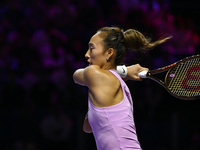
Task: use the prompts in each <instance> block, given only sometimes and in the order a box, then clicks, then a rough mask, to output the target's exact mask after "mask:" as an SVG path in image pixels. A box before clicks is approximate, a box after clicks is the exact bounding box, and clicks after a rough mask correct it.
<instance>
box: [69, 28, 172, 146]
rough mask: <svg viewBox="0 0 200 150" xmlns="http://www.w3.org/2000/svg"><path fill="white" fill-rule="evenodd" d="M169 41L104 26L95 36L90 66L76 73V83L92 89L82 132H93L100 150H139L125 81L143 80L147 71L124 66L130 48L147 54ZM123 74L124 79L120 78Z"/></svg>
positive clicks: (93, 37)
mask: <svg viewBox="0 0 200 150" xmlns="http://www.w3.org/2000/svg"><path fill="white" fill-rule="evenodd" d="M167 39H169V38H165V39H162V40H158V41H156V42H153V43H151V42H150V40H149V39H147V38H145V37H144V36H143V35H142V34H141V33H140V32H138V31H136V30H134V29H129V30H127V31H125V32H124V31H123V30H122V29H120V28H118V27H104V28H101V29H100V30H98V31H97V33H96V34H94V35H93V36H92V38H91V39H90V42H89V49H88V51H87V52H86V54H85V57H86V59H87V61H88V63H89V66H88V67H86V68H84V69H78V70H76V71H75V73H74V75H73V78H74V81H75V83H77V84H80V85H83V86H87V87H88V89H89V92H88V93H89V98H88V113H87V115H86V117H85V120H84V125H83V130H84V131H85V132H87V133H90V132H93V134H94V137H95V141H96V145H97V148H98V150H118V149H120V150H136V149H137V150H138V149H141V146H140V144H139V142H138V138H137V134H136V129H135V123H134V118H133V102H132V98H131V95H130V91H129V89H128V87H127V86H126V84H125V82H124V81H123V80H127V79H131V80H141V78H140V77H139V76H138V73H139V72H140V71H143V70H148V69H147V68H144V67H141V66H140V65H138V64H137V65H132V66H130V67H125V66H118V69H117V70H118V72H117V71H116V67H117V65H119V64H121V63H122V61H123V59H124V57H125V55H126V53H127V50H128V49H131V50H133V51H137V50H142V51H146V50H149V49H151V48H153V47H155V46H156V45H158V44H161V43H163V42H165V41H166V40H167ZM119 75H121V77H123V80H122V78H121V77H120V76H119Z"/></svg>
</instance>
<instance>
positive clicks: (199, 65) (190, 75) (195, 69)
mask: <svg viewBox="0 0 200 150" xmlns="http://www.w3.org/2000/svg"><path fill="white" fill-rule="evenodd" d="M167 70H168V72H167V73H166V76H165V81H164V82H163V81H162V80H160V79H158V78H156V77H154V76H153V75H155V74H158V73H161V72H164V71H167ZM138 75H139V77H141V78H149V79H152V80H154V81H156V82H157V83H159V84H160V85H162V86H163V87H164V88H165V89H166V90H167V91H168V92H169V93H170V94H172V95H173V96H175V97H176V98H179V99H183V100H195V99H200V55H194V56H190V57H187V58H185V59H182V60H180V61H178V62H176V63H173V64H171V65H168V66H166V67H163V68H159V69H155V70H151V71H142V72H140V73H139V74H138Z"/></svg>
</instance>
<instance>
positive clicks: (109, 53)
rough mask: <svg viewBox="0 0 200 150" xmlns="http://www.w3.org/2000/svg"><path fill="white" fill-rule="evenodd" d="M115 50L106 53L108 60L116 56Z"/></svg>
mask: <svg viewBox="0 0 200 150" xmlns="http://www.w3.org/2000/svg"><path fill="white" fill-rule="evenodd" d="M114 53H115V50H114V49H113V48H109V49H108V50H107V52H106V57H107V58H111V57H112V56H114Z"/></svg>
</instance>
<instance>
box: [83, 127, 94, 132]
mask: <svg viewBox="0 0 200 150" xmlns="http://www.w3.org/2000/svg"><path fill="white" fill-rule="evenodd" d="M83 131H84V132H85V133H92V129H91V128H90V129H89V128H84V127H83Z"/></svg>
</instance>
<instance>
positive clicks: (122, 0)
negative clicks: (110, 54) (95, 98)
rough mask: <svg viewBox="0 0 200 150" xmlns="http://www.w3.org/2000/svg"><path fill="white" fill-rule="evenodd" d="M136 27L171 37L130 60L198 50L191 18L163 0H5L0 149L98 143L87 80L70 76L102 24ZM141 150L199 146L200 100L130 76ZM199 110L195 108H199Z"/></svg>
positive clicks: (49, 149) (162, 61)
mask: <svg viewBox="0 0 200 150" xmlns="http://www.w3.org/2000/svg"><path fill="white" fill-rule="evenodd" d="M112 25H116V26H119V27H122V28H124V30H126V29H129V28H134V29H137V30H139V31H140V32H142V33H144V34H145V35H146V36H148V37H151V38H152V40H157V39H159V38H162V37H166V36H173V38H172V39H170V40H169V41H168V42H166V43H164V44H163V45H161V46H158V47H157V48H155V49H154V50H151V51H150V52H148V53H146V54H143V53H133V52H129V53H128V55H127V57H126V59H125V64H127V65H131V64H135V63H140V64H141V65H142V66H145V67H149V68H150V69H155V68H158V67H163V66H165V65H168V64H170V63H173V62H175V61H177V60H179V59H182V58H184V57H185V56H190V55H193V54H197V53H198V52H199V43H200V41H199V33H198V32H197V27H196V25H195V23H194V22H193V20H192V19H190V18H184V17H182V16H181V15H179V16H178V15H174V14H173V13H172V12H171V10H170V5H169V1H166V0H165V1H164V0H151V1H148V0H81V1H79V0H28V1H27V0H1V1H0V149H1V150H95V149H96V147H95V142H94V138H93V135H92V134H86V133H84V132H83V131H82V125H83V119H84V116H85V114H86V112H87V88H85V87H81V86H78V85H75V83H74V82H73V80H72V75H73V72H74V71H75V70H76V69H77V68H81V67H86V66H87V65H88V64H87V61H86V60H85V58H84V54H85V52H86V51H87V49H88V41H89V40H90V37H91V36H92V35H93V34H94V33H95V32H96V30H97V29H99V28H101V27H104V26H112ZM127 84H128V85H129V87H130V90H131V92H132V96H133V99H134V109H135V111H134V112H135V122H136V127H137V131H138V137H139V141H141V145H142V147H143V149H144V150H169V149H171V150H177V149H182V150H183V149H185V150H186V149H187V150H188V149H190V150H196V149H199V148H200V144H199V143H200V130H199V125H200V124H199V123H198V122H199V121H200V117H199V116H198V114H199V110H198V105H199V102H197V101H193V102H186V101H181V100H177V99H176V98H173V97H172V96H171V95H169V94H168V93H167V92H166V91H165V89H163V88H162V87H161V86H160V85H157V83H153V82H151V81H149V80H144V81H142V82H133V81H128V82H127ZM194 114H197V115H196V116H195V115H194Z"/></svg>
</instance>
